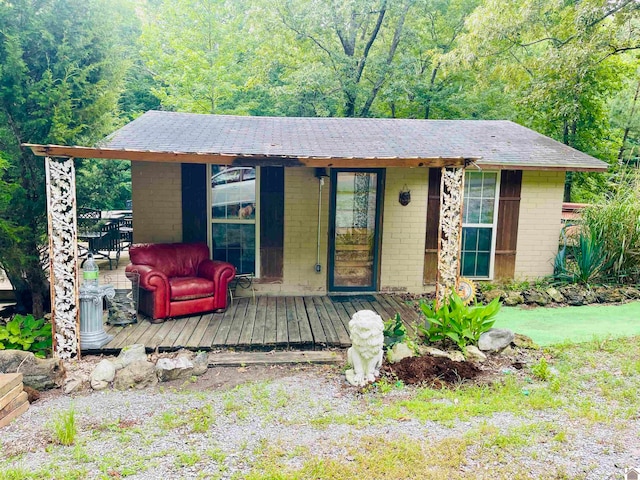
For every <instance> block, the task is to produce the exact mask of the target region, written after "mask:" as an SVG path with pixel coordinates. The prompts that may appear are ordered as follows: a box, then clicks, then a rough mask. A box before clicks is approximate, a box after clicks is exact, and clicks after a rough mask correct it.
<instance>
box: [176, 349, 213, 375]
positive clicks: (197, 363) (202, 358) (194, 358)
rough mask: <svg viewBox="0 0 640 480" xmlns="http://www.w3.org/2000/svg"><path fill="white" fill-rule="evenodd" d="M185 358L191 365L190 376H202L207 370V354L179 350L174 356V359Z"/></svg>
mask: <svg viewBox="0 0 640 480" xmlns="http://www.w3.org/2000/svg"><path fill="white" fill-rule="evenodd" d="M179 357H186V358H187V359H188V360H190V361H191V363H193V371H192V372H191V375H197V376H200V375H203V374H205V373H206V372H207V370H208V368H209V356H208V355H207V352H198V353H195V352H192V351H191V350H180V351H179V352H178V354H177V355H176V358H179Z"/></svg>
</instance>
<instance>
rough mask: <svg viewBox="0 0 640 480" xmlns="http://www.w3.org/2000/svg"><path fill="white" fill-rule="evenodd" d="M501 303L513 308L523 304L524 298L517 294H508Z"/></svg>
mask: <svg viewBox="0 0 640 480" xmlns="http://www.w3.org/2000/svg"><path fill="white" fill-rule="evenodd" d="M503 303H504V304H505V305H506V306H507V307H515V306H516V305H520V304H522V303H524V297H523V296H522V294H521V293H519V292H509V293H508V294H507V296H506V297H505V299H504V301H503Z"/></svg>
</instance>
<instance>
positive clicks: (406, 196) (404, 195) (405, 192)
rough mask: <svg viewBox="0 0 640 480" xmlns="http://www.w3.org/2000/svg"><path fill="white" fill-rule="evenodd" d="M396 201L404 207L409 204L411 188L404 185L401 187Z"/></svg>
mask: <svg viewBox="0 0 640 480" xmlns="http://www.w3.org/2000/svg"><path fill="white" fill-rule="evenodd" d="M398 201H399V202H400V205H402V206H403V207H406V206H407V205H409V203H411V190H409V189H408V188H407V186H406V185H405V186H404V187H402V190H400V194H399V195H398Z"/></svg>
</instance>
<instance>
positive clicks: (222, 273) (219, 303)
mask: <svg viewBox="0 0 640 480" xmlns="http://www.w3.org/2000/svg"><path fill="white" fill-rule="evenodd" d="M198 276H199V277H202V278H206V279H208V280H211V281H212V282H213V283H214V284H215V292H214V294H213V298H214V303H215V308H216V309H224V308H227V290H228V286H229V282H230V281H231V280H233V278H234V277H235V276H236V268H235V267H234V266H233V265H231V264H230V263H227V262H221V261H219V260H205V261H203V262H201V263H200V265H199V266H198Z"/></svg>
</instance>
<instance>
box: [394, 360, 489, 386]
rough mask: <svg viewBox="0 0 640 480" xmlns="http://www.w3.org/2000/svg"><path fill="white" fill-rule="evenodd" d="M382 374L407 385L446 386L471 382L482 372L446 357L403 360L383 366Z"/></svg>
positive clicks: (467, 364) (471, 365)
mask: <svg viewBox="0 0 640 480" xmlns="http://www.w3.org/2000/svg"><path fill="white" fill-rule="evenodd" d="M382 372H383V373H384V374H385V375H387V376H391V377H393V378H396V379H398V380H402V382H404V383H405V384H407V385H417V384H422V383H426V384H430V385H434V386H446V385H451V384H455V383H459V382H460V381H462V380H473V379H474V378H476V377H477V376H478V375H480V374H481V373H482V371H481V370H480V369H479V368H478V367H476V366H475V365H473V364H471V363H468V362H454V361H452V360H449V359H448V358H446V357H430V356H428V355H425V356H422V357H409V358H404V359H402V360H401V361H400V362H398V363H394V364H385V365H384V366H383V368H382Z"/></svg>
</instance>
